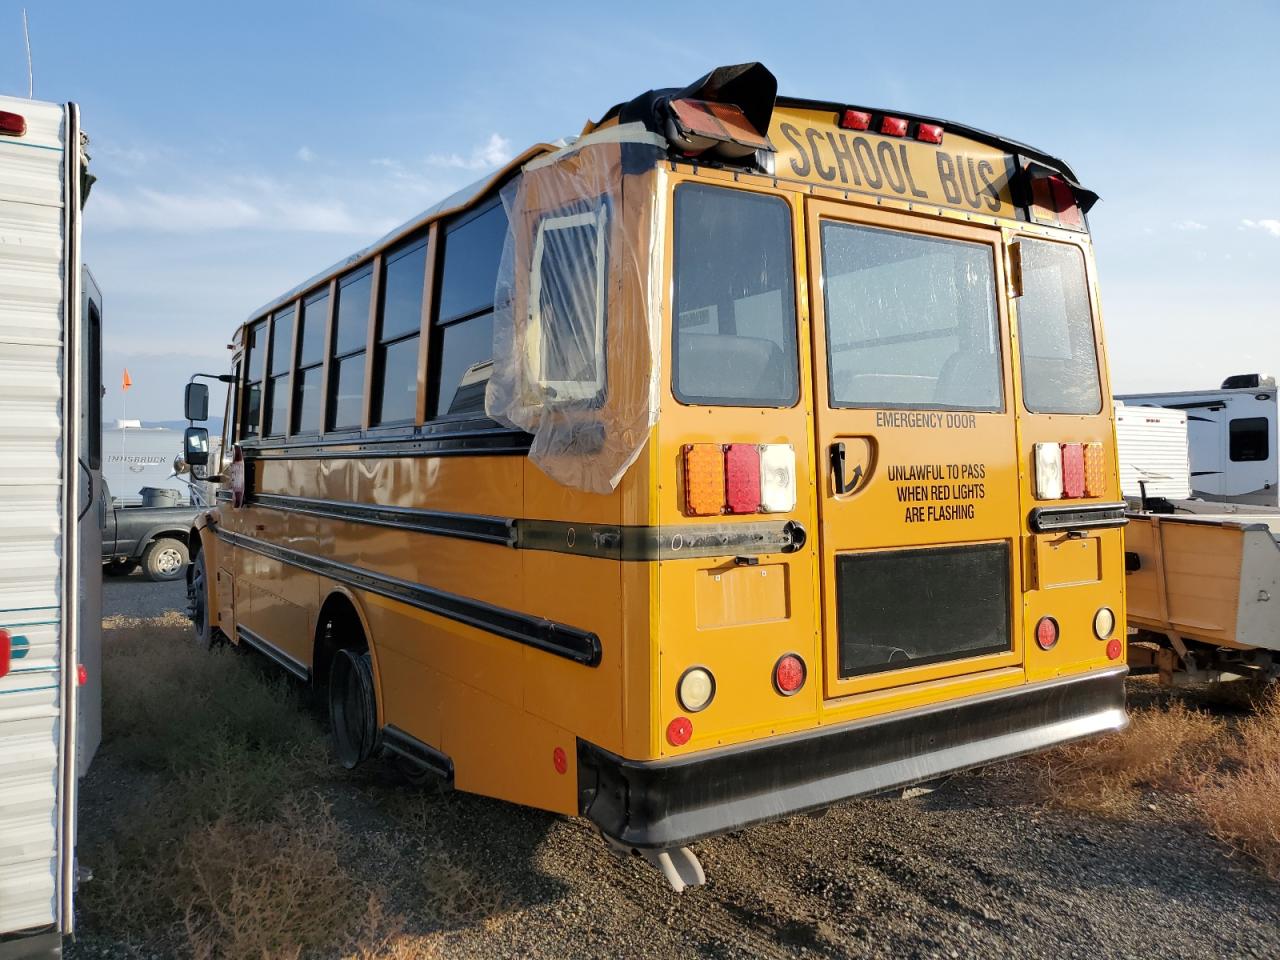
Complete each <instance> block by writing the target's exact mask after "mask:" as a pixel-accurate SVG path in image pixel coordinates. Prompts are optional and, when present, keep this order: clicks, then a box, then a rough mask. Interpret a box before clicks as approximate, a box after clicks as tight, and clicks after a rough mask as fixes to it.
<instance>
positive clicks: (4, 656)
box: [0, 629, 13, 677]
mask: <svg viewBox="0 0 1280 960" xmlns="http://www.w3.org/2000/svg"><path fill="white" fill-rule="evenodd" d="M12 656H13V638H12V637H11V636H9V631H8V630H4V629H0V677H4V676H8V673H9V664H10V662H11V660H10V658H11V657H12Z"/></svg>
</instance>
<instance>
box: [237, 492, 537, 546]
mask: <svg viewBox="0 0 1280 960" xmlns="http://www.w3.org/2000/svg"><path fill="white" fill-rule="evenodd" d="M251 504H252V505H253V506H261V507H269V508H271V509H273V510H287V511H290V512H292V513H305V514H307V515H309V516H313V517H327V518H329V519H332V520H350V521H351V522H353V523H367V524H372V525H373V526H379V527H395V528H396V529H399V530H414V531H417V532H419V533H432V534H436V535H437V536H441V537H460V538H461V539H464V540H482V541H484V542H486V543H500V544H504V545H505V546H508V547H511V546H515V542H516V533H515V521H514V520H510V519H507V518H505V517H488V516H483V515H480V514H466V513H448V512H445V511H440V510H419V509H416V508H413V507H384V506H378V505H376V504H368V503H353V502H350V501H346V500H318V499H312V498H310V497H293V496H286V495H284V494H275V493H258V494H254V496H253V498H252V501H251Z"/></svg>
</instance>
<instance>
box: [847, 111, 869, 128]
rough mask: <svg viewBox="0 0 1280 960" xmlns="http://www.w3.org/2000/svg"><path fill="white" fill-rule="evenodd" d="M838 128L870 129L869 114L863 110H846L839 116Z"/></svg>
mask: <svg viewBox="0 0 1280 960" xmlns="http://www.w3.org/2000/svg"><path fill="white" fill-rule="evenodd" d="M840 126H841V127H843V128H844V129H845V130H867V129H869V128H870V127H871V114H869V113H867V112H866V111H865V110H846V111H844V113H842V114H840Z"/></svg>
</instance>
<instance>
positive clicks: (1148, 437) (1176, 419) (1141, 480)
mask: <svg viewBox="0 0 1280 960" xmlns="http://www.w3.org/2000/svg"><path fill="white" fill-rule="evenodd" d="M1115 412H1116V457H1117V459H1118V460H1119V461H1120V463H1119V466H1120V492H1121V493H1123V494H1124V497H1125V499H1126V500H1129V501H1131V502H1133V503H1134V504H1140V503H1141V502H1142V501H1144V500H1147V499H1148V498H1151V497H1161V498H1162V499H1165V500H1186V499H1187V498H1188V497H1190V496H1191V462H1190V457H1189V455H1188V452H1187V414H1186V412H1185V411H1183V410H1169V409H1166V408H1164V407H1143V406H1129V405H1128V404H1126V403H1124V402H1123V401H1121V400H1117V401H1115Z"/></svg>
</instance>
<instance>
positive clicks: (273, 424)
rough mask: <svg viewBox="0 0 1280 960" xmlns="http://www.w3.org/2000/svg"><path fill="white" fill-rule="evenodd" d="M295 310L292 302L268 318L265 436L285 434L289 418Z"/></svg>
mask: <svg viewBox="0 0 1280 960" xmlns="http://www.w3.org/2000/svg"><path fill="white" fill-rule="evenodd" d="M296 310H297V308H296V307H295V306H294V305H293V304H292V303H291V304H289V306H287V307H285V308H284V309H283V310H277V311H276V314H275V316H274V317H272V319H271V362H270V363H268V364H267V394H266V404H267V409H266V421H265V423H264V425H263V428H262V435H263V436H264V437H279V436H283V435H284V432H285V426H286V424H285V421H286V420H287V419H288V415H289V371H290V370H292V369H293V357H292V355H291V354H292V353H293V321H294V313H295V312H296Z"/></svg>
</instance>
